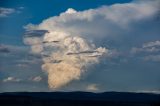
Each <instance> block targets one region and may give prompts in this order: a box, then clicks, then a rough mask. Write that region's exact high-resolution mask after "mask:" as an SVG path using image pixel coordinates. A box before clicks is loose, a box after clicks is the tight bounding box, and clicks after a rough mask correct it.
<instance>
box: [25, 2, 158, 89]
mask: <svg viewBox="0 0 160 106" xmlns="http://www.w3.org/2000/svg"><path fill="white" fill-rule="evenodd" d="M158 3H159V2H158V0H153V1H152V0H148V1H146V2H145V1H144V0H142V1H141V2H138V1H135V2H131V3H126V4H114V5H111V6H102V7H100V8H97V9H89V10H85V11H76V10H74V9H72V8H69V9H68V10H67V11H66V12H63V13H61V14H60V15H59V16H54V17H50V18H48V19H46V20H44V21H43V22H42V23H40V24H39V25H33V24H28V25H27V26H26V27H25V28H26V30H27V31H26V34H25V36H24V43H25V44H27V45H30V46H31V52H32V53H34V54H38V55H41V56H42V59H43V61H44V64H43V65H42V69H43V70H45V71H46V72H47V73H48V83H49V87H50V88H53V89H56V88H60V87H62V86H64V85H66V84H68V83H69V82H71V81H73V80H78V79H80V77H81V76H82V74H83V73H84V72H85V71H86V70H87V68H88V67H89V66H90V65H92V64H95V63H98V62H99V61H100V58H101V57H104V56H106V55H107V54H109V53H110V52H111V51H110V50H108V49H106V48H105V47H97V42H96V39H97V38H101V40H103V38H106V36H111V35H110V34H112V33H117V32H119V31H121V29H125V28H128V27H129V25H130V24H131V23H134V22H138V21H141V20H143V19H147V18H150V17H152V16H154V14H156V13H157V11H158V6H159V5H158ZM124 16H125V17H124ZM126 16H127V17H126ZM115 29H116V30H118V31H117V32H116V31H115ZM92 39H94V40H92Z"/></svg>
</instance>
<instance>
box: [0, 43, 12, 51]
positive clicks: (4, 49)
mask: <svg viewBox="0 0 160 106" xmlns="http://www.w3.org/2000/svg"><path fill="white" fill-rule="evenodd" d="M9 52H10V51H9V49H8V48H7V47H6V46H5V45H1V44H0V53H9Z"/></svg>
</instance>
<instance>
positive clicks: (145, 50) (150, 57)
mask: <svg viewBox="0 0 160 106" xmlns="http://www.w3.org/2000/svg"><path fill="white" fill-rule="evenodd" d="M131 53H132V54H134V55H139V56H141V57H142V58H143V60H145V61H154V62H160V41H159V40H156V41H150V42H147V43H144V44H142V46H141V47H139V48H138V47H133V48H132V49H131ZM142 54H143V55H142Z"/></svg>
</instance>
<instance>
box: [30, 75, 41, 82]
mask: <svg viewBox="0 0 160 106" xmlns="http://www.w3.org/2000/svg"><path fill="white" fill-rule="evenodd" d="M29 80H31V81H33V82H40V81H41V80H42V77H41V76H36V77H31V78H30V79H29Z"/></svg>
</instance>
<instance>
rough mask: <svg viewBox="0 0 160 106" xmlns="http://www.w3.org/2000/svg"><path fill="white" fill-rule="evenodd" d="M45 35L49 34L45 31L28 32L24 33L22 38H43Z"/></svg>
mask: <svg viewBox="0 0 160 106" xmlns="http://www.w3.org/2000/svg"><path fill="white" fill-rule="evenodd" d="M45 33H49V32H48V31H47V30H29V31H26V32H25V34H24V36H25V37H36V36H43V35H44V34H45Z"/></svg>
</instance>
